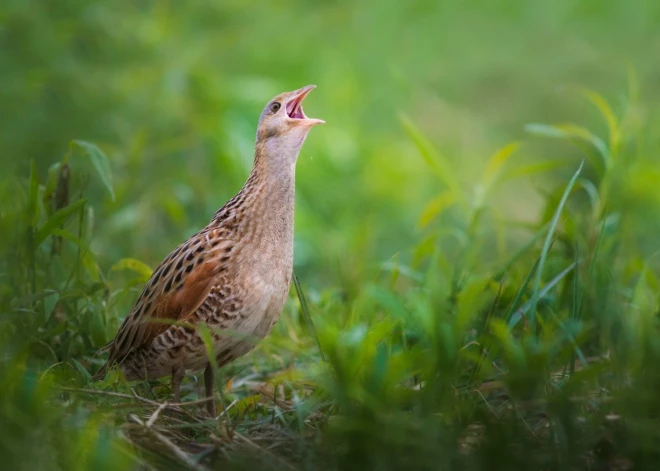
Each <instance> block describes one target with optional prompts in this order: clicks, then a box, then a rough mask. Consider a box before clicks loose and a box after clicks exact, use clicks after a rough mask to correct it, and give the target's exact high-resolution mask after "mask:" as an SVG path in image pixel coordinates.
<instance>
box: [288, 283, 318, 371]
mask: <svg viewBox="0 0 660 471" xmlns="http://www.w3.org/2000/svg"><path fill="white" fill-rule="evenodd" d="M293 284H294V286H295V287H296V294H297V295H298V300H299V301H300V309H301V311H302V315H303V318H304V319H305V323H306V324H307V327H309V330H310V332H311V333H312V336H313V337H314V340H315V341H316V346H317V348H318V349H319V354H320V355H321V360H323V363H325V355H324V354H323V349H322V348H321V342H320V340H319V336H318V334H317V333H316V328H315V327H314V321H312V316H311V315H310V313H309V306H308V305H307V298H305V293H304V292H303V290H302V287H301V286H300V280H298V276H297V275H296V273H295V272H294V273H293Z"/></svg>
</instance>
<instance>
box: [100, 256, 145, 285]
mask: <svg viewBox="0 0 660 471" xmlns="http://www.w3.org/2000/svg"><path fill="white" fill-rule="evenodd" d="M110 270H111V271H118V270H131V271H134V272H136V273H137V274H139V275H140V278H143V279H144V280H145V281H146V280H148V279H149V277H151V274H152V273H153V270H152V269H151V268H150V267H149V265H147V264H146V263H144V262H141V261H139V260H137V259H135V258H122V259H121V260H119V261H118V262H117V263H115V264H114V265H113V266H112V268H111V269H110Z"/></svg>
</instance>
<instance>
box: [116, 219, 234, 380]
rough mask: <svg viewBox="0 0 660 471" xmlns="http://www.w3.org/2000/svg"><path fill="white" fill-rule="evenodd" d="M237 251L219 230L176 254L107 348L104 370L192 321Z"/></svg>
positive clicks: (154, 277) (205, 232) (201, 235)
mask: <svg viewBox="0 0 660 471" xmlns="http://www.w3.org/2000/svg"><path fill="white" fill-rule="evenodd" d="M233 248H234V242H233V241H232V240H229V239H228V238H226V234H225V233H224V232H223V230H222V229H221V228H213V229H209V228H206V229H203V230H202V231H200V232H198V233H197V234H195V235H194V236H192V237H191V238H190V239H188V240H187V241H186V242H184V243H183V244H181V245H180V246H179V247H178V248H177V249H176V250H174V251H173V252H172V253H171V254H170V255H169V256H168V257H167V258H166V259H165V260H164V261H163V262H162V263H161V264H160V266H159V267H158V268H157V269H156V270H155V271H154V273H153V274H152V276H151V278H150V279H149V281H148V282H147V284H146V286H145V288H144V290H143V291H142V294H141V295H140V297H139V298H138V300H137V302H136V303H135V306H134V307H133V309H132V310H131V312H130V314H129V315H128V316H127V317H126V319H124V322H123V324H122V325H121V327H120V328H119V332H117V336H116V337H115V339H114V340H113V341H112V342H111V343H110V344H109V345H108V346H106V349H107V350H109V351H110V356H109V358H108V362H107V364H106V366H112V364H114V363H115V362H121V361H122V360H123V359H124V358H125V357H126V356H127V355H128V354H130V353H131V352H133V351H135V350H137V349H139V348H141V347H144V346H146V345H148V344H149V343H150V342H151V341H152V340H153V339H154V338H156V337H157V336H158V335H159V334H161V333H162V332H164V331H165V330H166V329H167V328H168V327H169V326H170V325H171V324H172V323H173V322H177V321H178V322H183V321H185V320H187V319H188V318H189V317H190V316H192V315H193V314H194V313H195V311H196V310H197V309H198V308H199V306H200V305H201V304H202V303H203V302H204V300H205V299H206V297H207V296H208V293H209V291H210V290H211V288H212V287H213V286H214V280H215V279H216V278H217V275H219V274H220V273H222V272H223V271H225V270H226V269H227V262H228V261H229V260H230V258H231V252H232V250H233ZM104 370H105V369H104ZM104 370H103V371H104Z"/></svg>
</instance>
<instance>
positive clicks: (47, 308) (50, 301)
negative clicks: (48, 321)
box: [44, 291, 60, 318]
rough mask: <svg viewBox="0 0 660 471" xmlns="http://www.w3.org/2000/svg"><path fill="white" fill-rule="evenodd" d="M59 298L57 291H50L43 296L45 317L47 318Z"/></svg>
mask: <svg viewBox="0 0 660 471" xmlns="http://www.w3.org/2000/svg"><path fill="white" fill-rule="evenodd" d="M59 300H60V294H59V293H58V292H57V291H53V292H51V293H50V294H48V296H46V297H45V298H44V315H45V316H46V318H48V316H50V314H51V313H52V312H53V310H54V309H55V306H56V305H57V301H59Z"/></svg>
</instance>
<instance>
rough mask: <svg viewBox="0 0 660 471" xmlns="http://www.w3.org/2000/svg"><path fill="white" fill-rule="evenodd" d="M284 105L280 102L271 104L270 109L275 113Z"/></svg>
mask: <svg viewBox="0 0 660 471" xmlns="http://www.w3.org/2000/svg"><path fill="white" fill-rule="evenodd" d="M281 107H282V105H280V104H279V103H278V102H275V103H273V104H272V105H270V110H271V111H272V112H273V113H275V112H276V111H277V110H279V109H280V108H281Z"/></svg>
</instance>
